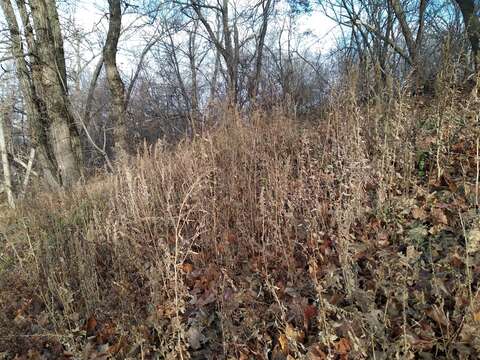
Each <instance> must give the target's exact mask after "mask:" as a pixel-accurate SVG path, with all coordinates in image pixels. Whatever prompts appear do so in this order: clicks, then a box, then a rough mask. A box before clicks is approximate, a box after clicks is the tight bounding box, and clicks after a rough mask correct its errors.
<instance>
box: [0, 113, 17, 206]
mask: <svg viewBox="0 0 480 360" xmlns="http://www.w3.org/2000/svg"><path fill="white" fill-rule="evenodd" d="M4 124H5V119H4V117H3V112H0V155H1V159H2V168H3V179H4V183H5V192H6V194H7V200H8V204H9V205H10V207H11V208H15V199H14V197H13V189H12V178H11V175H10V164H9V163H8V151H7V144H6V141H5V127H4Z"/></svg>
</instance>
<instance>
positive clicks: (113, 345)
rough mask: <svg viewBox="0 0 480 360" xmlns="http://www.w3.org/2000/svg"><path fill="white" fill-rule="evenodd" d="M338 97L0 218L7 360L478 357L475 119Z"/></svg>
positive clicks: (150, 153)
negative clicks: (314, 117)
mask: <svg viewBox="0 0 480 360" xmlns="http://www.w3.org/2000/svg"><path fill="white" fill-rule="evenodd" d="M335 98H336V99H337V100H336V101H334V102H332V104H331V106H330V107H329V109H328V111H325V115H322V117H321V118H320V119H318V121H317V122H315V123H309V124H302V123H300V122H299V121H297V120H293V119H292V116H290V115H288V112H286V111H280V110H278V111H272V112H269V113H263V112H257V113H254V114H252V115H249V116H240V115H236V114H235V115H234V114H232V115H231V117H236V118H237V120H238V121H231V122H229V125H226V126H224V127H220V128H218V129H216V130H214V131H211V132H210V133H209V134H205V135H202V136H197V137H195V138H194V139H189V140H184V141H183V142H181V143H180V144H178V145H176V146H174V147H173V149H172V148H170V147H167V146H164V145H162V144H161V143H159V144H158V145H156V146H153V147H147V146H146V147H145V148H143V149H141V150H140V151H139V155H138V156H137V157H136V158H135V159H131V161H130V163H129V164H126V163H124V164H118V166H117V170H116V173H115V174H112V175H105V176H102V177H101V178H95V179H93V180H91V181H90V182H89V183H87V184H86V185H83V186H78V187H76V188H75V189H73V190H71V191H69V192H66V193H63V194H42V195H38V196H37V197H36V198H35V199H30V200H29V201H28V202H27V201H26V202H25V204H24V205H22V206H20V208H19V209H18V210H17V211H16V212H14V213H9V214H7V215H4V216H3V218H2V234H3V239H2V241H1V246H2V247H1V250H0V288H1V292H0V308H1V311H0V353H1V354H3V357H4V358H7V359H10V358H17V359H57V358H75V359H100V358H102V359H106V358H112V357H113V358H118V359H127V358H132V359H133V358H138V359H160V358H180V359H188V358H192V359H313V360H318V359H395V358H398V359H413V358H421V359H442V358H443V359H456V358H465V359H467V358H471V359H474V358H478V356H480V339H479V336H478V328H479V325H480V296H479V294H478V291H479V290H478V281H479V274H480V263H479V259H480V258H479V250H480V230H479V227H478V226H479V223H478V214H477V212H476V205H477V204H478V154H477V152H478V132H477V133H476V131H477V128H478V119H477V118H476V116H478V115H477V114H476V111H475V109H476V108H477V107H478V103H477V102H475V101H473V100H470V101H457V100H458V99H459V96H456V94H454V93H452V94H447V95H445V96H443V97H442V98H441V99H435V100H429V101H425V103H423V104H422V103H421V102H420V101H419V99H408V98H404V99H402V100H401V101H400V100H398V101H389V102H382V103H380V102H377V104H376V105H366V104H362V105H358V104H356V103H355V101H353V100H351V99H352V98H354V96H350V94H348V93H344V92H339V93H338V94H336V96H335ZM453 99H457V100H453Z"/></svg>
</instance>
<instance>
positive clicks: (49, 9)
mask: <svg viewBox="0 0 480 360" xmlns="http://www.w3.org/2000/svg"><path fill="white" fill-rule="evenodd" d="M30 7H31V10H32V17H33V27H34V30H35V35H36V42H35V46H36V48H37V49H38V51H37V53H36V55H37V56H38V59H39V65H40V71H41V87H42V95H43V99H44V102H45V105H46V109H47V113H48V116H49V118H50V121H51V123H50V129H49V130H50V136H51V139H52V140H51V142H52V147H53V152H54V154H55V158H56V161H57V164H58V171H59V174H60V178H61V181H62V185H64V186H66V187H69V186H71V185H72V184H74V183H75V182H76V181H77V180H78V179H79V178H80V176H81V163H82V153H81V147H80V137H79V133H78V129H77V127H76V124H75V121H74V118H73V115H72V113H71V111H70V104H69V99H68V92H67V76H66V69H65V56H64V51H63V39H62V34H61V31H60V23H59V19H58V14H57V11H56V4H55V1H54V0H31V1H30Z"/></svg>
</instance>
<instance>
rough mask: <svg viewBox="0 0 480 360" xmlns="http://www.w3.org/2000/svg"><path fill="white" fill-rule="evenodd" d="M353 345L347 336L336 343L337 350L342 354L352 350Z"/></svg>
mask: <svg viewBox="0 0 480 360" xmlns="http://www.w3.org/2000/svg"><path fill="white" fill-rule="evenodd" d="M351 348H352V346H351V344H350V341H349V340H348V339H346V338H341V339H340V340H338V341H337V342H336V343H335V351H336V352H337V353H338V354H340V355H346V354H348V353H349V352H350V350H351Z"/></svg>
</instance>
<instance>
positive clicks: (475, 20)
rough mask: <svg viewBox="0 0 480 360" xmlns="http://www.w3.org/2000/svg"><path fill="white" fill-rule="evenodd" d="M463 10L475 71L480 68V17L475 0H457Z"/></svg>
mask: <svg viewBox="0 0 480 360" xmlns="http://www.w3.org/2000/svg"><path fill="white" fill-rule="evenodd" d="M455 2H456V3H457V5H458V7H459V8H460V11H461V12H462V16H463V22H464V23H465V31H466V32H467V36H468V40H469V41H470V47H471V48H472V57H473V63H474V66H475V71H476V72H478V71H480V69H479V59H478V57H479V50H480V18H479V16H478V15H477V13H476V11H477V10H478V9H476V8H475V1H474V0H455Z"/></svg>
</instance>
